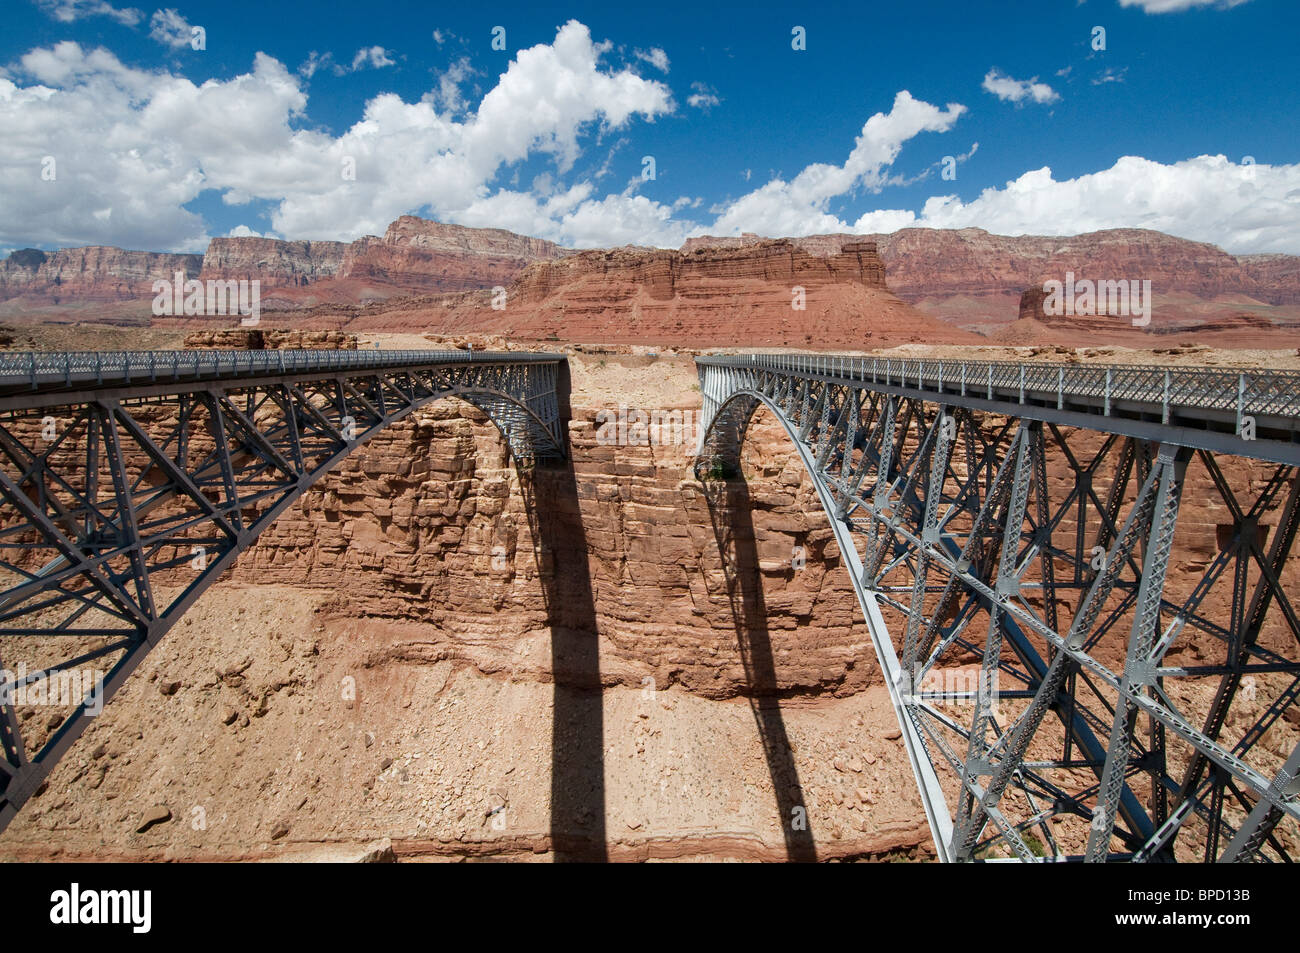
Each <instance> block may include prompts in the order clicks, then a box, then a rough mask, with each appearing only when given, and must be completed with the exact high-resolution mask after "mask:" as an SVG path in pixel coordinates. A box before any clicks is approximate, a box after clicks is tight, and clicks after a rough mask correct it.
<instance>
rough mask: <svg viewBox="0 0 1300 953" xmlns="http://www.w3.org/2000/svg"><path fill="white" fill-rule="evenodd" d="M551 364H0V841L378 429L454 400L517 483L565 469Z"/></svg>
mask: <svg viewBox="0 0 1300 953" xmlns="http://www.w3.org/2000/svg"><path fill="white" fill-rule="evenodd" d="M563 360H564V358H563V356H561V355H534V354H512V353H502V354H488V353H477V354H466V353H464V352H434V351H425V352H417V351H410V352H384V351H370V352H306V351H300V352H293V351H289V352H251V353H250V352H229V351H227V352H219V351H218V352H135V353H127V354H125V355H123V354H106V355H98V356H91V357H88V356H86V355H26V356H24V355H17V356H8V357H7V358H6V359H5V360H3V361H0V586H2V587H3V588H2V589H0V667H2V668H3V673H2V674H0V742H2V743H3V749H4V758H3V759H2V760H0V830H2V829H3V828H4V827H5V826H7V824H8V823H9V821H11V820H12V819H13V817H14V815H15V814H16V812H17V811H18V810H19V809H20V808H21V807H22V805H23V804H24V803H25V802H26V801H27V800H28V799H29V798H30V797H31V796H32V795H33V794H34V793H35V792H36V791H37V790H38V788H39V787H40V785H41V784H42V782H43V781H44V779H45V778H46V776H47V775H48V774H49V772H50V771H51V769H52V768H53V766H54V765H55V764H56V763H57V762H58V760H59V759H60V758H61V757H62V756H63V754H64V753H65V752H66V751H67V750H68V749H69V747H70V746H71V745H72V744H73V743H74V742H75V740H76V739H77V738H78V736H79V735H80V734H81V732H82V731H83V730H84V729H85V728H86V727H87V725H88V722H89V719H90V718H91V717H93V715H94V714H95V713H97V712H98V711H99V710H101V709H102V705H103V704H104V703H106V702H107V701H108V700H109V699H111V698H112V696H113V694H114V693H115V692H116V691H117V690H118V689H119V688H120V687H121V686H122V684H123V683H124V681H125V680H126V678H127V677H128V676H129V675H130V673H131V672H132V671H133V670H134V669H135V667H136V666H137V665H139V663H140V662H141V660H142V659H143V658H144V657H145V656H146V655H147V654H148V652H149V651H150V650H151V649H152V648H153V647H154V646H155V645H157V644H158V642H159V640H161V639H162V637H163V636H164V635H165V634H166V633H167V631H168V630H169V629H170V628H171V627H172V625H173V624H175V622H176V621H177V619H179V617H180V616H181V615H182V614H183V613H184V612H185V611H186V610H187V609H188V608H189V607H190V606H191V605H192V604H193V603H194V602H195V601H196V600H197V599H198V598H199V596H200V595H201V594H202V593H203V592H204V591H205V590H206V589H207V588H208V587H209V586H210V585H211V584H212V583H213V582H214V581H216V579H217V578H218V577H219V576H220V575H221V574H222V573H223V572H224V571H225V570H227V569H228V568H230V566H231V565H232V564H233V562H234V561H235V559H236V557H237V556H238V555H239V554H240V553H241V552H243V551H244V550H245V549H247V548H248V547H249V546H250V545H251V544H252V543H253V542H254V540H255V539H256V538H257V536H258V534H259V533H261V532H262V530H264V529H265V528H266V527H267V526H268V525H270V524H271V523H272V522H273V521H274V520H275V519H276V518H277V517H278V516H279V515H280V514H281V513H283V512H284V511H285V510H286V509H287V508H288V507H289V506H290V505H292V504H293V503H294V502H295V501H296V500H298V499H299V498H300V497H301V496H302V495H303V493H305V492H306V491H307V490H308V489H309V488H310V487H311V486H312V485H313V484H314V483H315V482H316V481H317V480H318V479H320V478H321V477H322V476H323V475H324V474H325V473H326V472H327V471H329V470H330V469H331V468H332V467H334V466H335V465H336V464H337V463H339V461H341V460H342V459H343V458H345V457H346V456H348V455H349V454H350V453H352V452H353V451H354V450H355V449H356V448H358V447H360V446H361V445H362V444H364V443H366V442H367V441H368V440H369V439H370V438H371V437H372V436H374V434H376V433H378V432H379V431H380V430H382V429H383V428H385V427H386V426H388V425H389V424H391V423H393V422H394V421H397V420H401V419H402V418H404V417H406V416H407V415H409V414H410V413H412V412H413V411H415V410H417V409H418V408H420V407H422V406H424V405H426V404H428V403H430V402H432V401H434V400H439V399H441V398H444V397H459V398H460V399H462V400H464V401H467V402H468V403H470V404H473V405H475V406H476V407H478V408H479V409H481V410H482V411H484V412H485V413H486V414H487V415H488V416H489V417H490V418H491V420H492V421H493V422H494V423H495V424H496V426H497V427H498V428H499V429H500V430H501V432H502V434H503V436H504V437H505V439H506V441H507V443H508V444H509V447H510V450H511V453H512V455H513V457H514V458H515V461H516V464H517V465H519V464H525V465H526V464H530V463H531V462H532V461H533V460H534V459H537V458H547V457H550V458H554V457H562V456H563V455H564V448H565V444H564V439H563V432H562V422H561V420H560V414H559V403H558V395H557V383H558V380H559V373H560V364H561V362H562V361H563ZM96 363H97V364H98V368H96V367H95V364H96ZM92 672H94V673H96V676H95V677H93V678H92V676H91V673H92ZM78 676H81V680H80V681H78V680H77V677H78ZM69 686H70V687H71V690H72V693H71V694H69ZM39 706H48V707H45V708H43V709H40V708H39ZM38 710H39V711H40V717H34V716H35V715H36V714H37V712H38Z"/></svg>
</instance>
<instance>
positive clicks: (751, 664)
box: [703, 476, 817, 862]
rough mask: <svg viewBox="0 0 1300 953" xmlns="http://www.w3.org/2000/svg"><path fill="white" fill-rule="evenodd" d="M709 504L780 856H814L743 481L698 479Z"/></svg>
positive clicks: (797, 858)
mask: <svg viewBox="0 0 1300 953" xmlns="http://www.w3.org/2000/svg"><path fill="white" fill-rule="evenodd" d="M703 486H704V495H705V499H706V500H707V501H708V505H709V519H710V520H711V521H712V523H713V535H714V538H715V539H716V540H717V542H718V551H719V553H720V554H721V557H722V567H723V574H724V577H725V580H726V586H727V598H728V600H729V601H730V603H731V615H732V619H733V620H734V622H735V626H736V639H737V641H738V642H739V644H740V657H741V662H742V664H743V665H744V667H745V676H746V684H747V687H748V699H749V707H750V710H751V711H753V713H754V722H755V724H757V726H758V733H759V738H760V739H761V740H762V743H763V756H764V757H765V758H766V759H767V770H768V773H769V774H770V775H771V778H772V787H773V789H774V790H775V791H776V809H777V814H778V817H779V819H780V823H781V833H782V836H783V837H784V838H785V850H786V858H787V859H788V860H791V861H801V862H802V861H813V860H816V859H817V848H816V845H815V843H814V841H813V834H812V830H811V828H810V826H809V818H808V809H807V804H808V802H807V801H806V800H805V799H804V793H803V785H802V783H801V782H800V780H799V769H798V766H796V765H795V763H794V755H793V754H792V753H791V751H790V738H789V735H788V734H787V733H786V730H785V720H784V718H783V717H782V715H781V699H780V695H779V690H778V683H777V678H776V662H775V660H774V658H773V655H772V641H771V637H770V635H769V633H768V628H767V603H766V601H765V600H764V599H763V580H762V578H761V577H760V575H759V565H758V547H757V543H756V541H755V539H754V521H753V517H752V515H751V513H752V504H751V501H750V497H749V484H747V483H746V482H745V480H744V478H743V477H740V476H736V477H733V478H732V479H729V480H726V481H722V480H716V481H706V482H704V484H703Z"/></svg>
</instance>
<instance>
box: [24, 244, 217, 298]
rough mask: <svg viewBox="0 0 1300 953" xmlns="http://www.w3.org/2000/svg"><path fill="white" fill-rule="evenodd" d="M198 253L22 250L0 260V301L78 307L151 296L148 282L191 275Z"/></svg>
mask: <svg viewBox="0 0 1300 953" xmlns="http://www.w3.org/2000/svg"><path fill="white" fill-rule="evenodd" d="M202 262H203V258H202V256H201V255H172V254H167V253H162V252H144V251H124V250H123V249H121V248H113V247H111V246H107V245H89V246H86V247H84V248H65V249H62V250H60V251H54V252H43V251H39V250H38V249H35V248H24V249H21V250H19V251H16V252H14V253H13V254H11V255H10V256H9V257H8V258H6V259H4V260H3V261H0V301H3V300H7V299H16V298H17V299H21V300H22V301H23V302H24V303H26V304H29V305H38V306H39V305H77V304H88V303H101V302H116V301H128V300H137V299H138V300H142V301H144V302H146V303H147V302H148V301H151V300H152V299H153V290H152V289H153V283H154V281H155V280H157V279H160V278H165V279H166V280H168V281H174V280H175V278H176V272H178V271H179V272H182V273H184V275H185V277H186V278H187V279H188V278H195V277H197V276H198V274H199V271H200V268H201V267H202Z"/></svg>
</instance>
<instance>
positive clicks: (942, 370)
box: [696, 354, 1300, 423]
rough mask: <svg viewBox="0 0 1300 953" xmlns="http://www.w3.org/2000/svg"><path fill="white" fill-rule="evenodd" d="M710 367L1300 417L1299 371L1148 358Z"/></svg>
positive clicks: (815, 361)
mask: <svg viewBox="0 0 1300 953" xmlns="http://www.w3.org/2000/svg"><path fill="white" fill-rule="evenodd" d="M696 362H697V363H699V364H708V365H713V366H715V367H764V368H769V369H772V370H776V371H781V372H785V373H791V374H804V375H808V374H811V375H815V376H819V377H827V378H834V379H838V380H857V381H863V382H870V383H874V384H883V385H885V386H894V387H908V388H915V389H917V390H922V391H929V392H932V393H934V394H951V395H960V396H973V397H983V398H985V399H986V400H993V399H995V397H994V395H995V394H996V395H997V399H1000V400H1006V399H1008V392H1012V393H1013V394H1014V397H1013V398H1012V399H1014V400H1015V401H1017V402H1018V403H1021V404H1025V403H1027V402H1028V401H1027V399H1029V400H1030V401H1033V402H1042V401H1044V400H1048V399H1053V398H1054V399H1055V401H1056V406H1057V408H1058V409H1060V408H1062V407H1064V406H1065V402H1066V398H1089V399H1094V400H1097V401H1099V402H1100V404H1101V409H1102V413H1103V414H1105V415H1106V416H1110V414H1111V408H1112V406H1113V405H1114V404H1115V403H1117V402H1125V403H1134V402H1136V403H1141V404H1146V405H1148V406H1149V407H1150V408H1151V409H1152V412H1154V411H1155V408H1157V407H1158V408H1160V412H1161V422H1162V423H1169V419H1170V415H1171V413H1172V412H1173V411H1175V410H1179V409H1189V410H1218V411H1224V412H1227V413H1233V414H1236V416H1237V420H1238V422H1240V420H1241V418H1242V417H1243V416H1245V415H1246V414H1255V415H1269V416H1278V417H1300V371H1276V370H1261V371H1236V370H1227V369H1220V368H1212V367H1195V368H1178V367H1160V366H1157V365H1149V364H1114V365H1100V366H1099V365H1087V364H1063V363H1046V362H1044V363H1020V362H1017V361H924V360H904V361H900V360H891V359H888V358H874V357H870V358H851V357H833V356H829V355H827V356H820V355H804V354H788V355H787V354H738V355H710V356H701V357H699V358H697V359H696Z"/></svg>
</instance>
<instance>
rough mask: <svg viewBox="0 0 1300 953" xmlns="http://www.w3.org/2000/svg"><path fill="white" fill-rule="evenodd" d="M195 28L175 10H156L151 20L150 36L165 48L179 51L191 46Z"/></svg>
mask: <svg viewBox="0 0 1300 953" xmlns="http://www.w3.org/2000/svg"><path fill="white" fill-rule="evenodd" d="M192 30H193V27H192V26H190V24H189V23H188V22H186V20H185V18H184V17H183V16H181V15H180V14H179V13H178V12H176V11H175V10H172V9H170V8H168V9H166V10H155V11H154V13H153V16H152V17H151V18H150V19H149V36H150V38H151V39H154V40H157V41H158V42H159V43H161V44H162V45H163V46H170V47H171V48H172V49H174V50H179V49H180V48H181V47H183V46H189V45H190V39H191V38H192V36H193V34H192V32H191V31H192Z"/></svg>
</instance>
